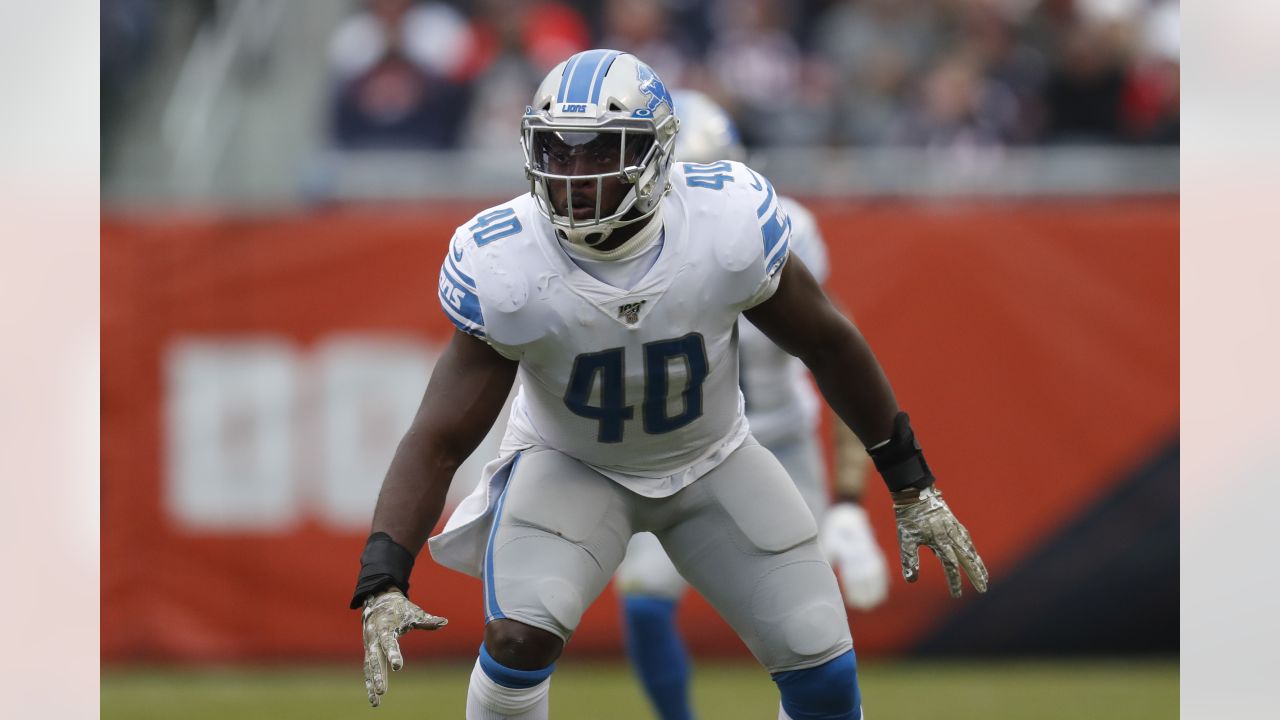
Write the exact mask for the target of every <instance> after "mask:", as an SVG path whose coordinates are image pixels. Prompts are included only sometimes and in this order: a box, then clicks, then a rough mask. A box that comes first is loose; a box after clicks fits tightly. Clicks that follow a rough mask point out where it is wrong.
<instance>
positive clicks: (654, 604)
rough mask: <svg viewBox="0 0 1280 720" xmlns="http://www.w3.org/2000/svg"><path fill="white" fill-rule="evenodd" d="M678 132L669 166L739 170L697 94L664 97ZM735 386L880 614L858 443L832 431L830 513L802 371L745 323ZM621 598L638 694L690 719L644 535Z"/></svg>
mask: <svg viewBox="0 0 1280 720" xmlns="http://www.w3.org/2000/svg"><path fill="white" fill-rule="evenodd" d="M671 97H672V101H673V102H674V105H675V112H676V117H677V118H678V119H679V121H680V132H679V133H678V134H677V135H676V162H678V163H680V162H683V163H704V164H705V163H714V162H716V161H719V160H735V161H742V160H744V159H745V158H746V150H745V148H743V146H742V143H741V141H740V140H739V139H738V133H737V129H736V128H735V127H734V124H733V120H732V119H731V118H730V117H729V115H728V113H726V112H725V111H724V110H723V109H722V108H721V107H720V106H719V105H717V104H715V102H714V101H712V100H711V99H710V98H709V97H707V96H706V95H704V94H703V93H700V92H698V91H696V90H674V91H672V93H671ZM778 203H779V204H780V205H781V207H782V209H783V211H785V212H786V214H787V217H788V218H789V219H790V221H791V234H790V238H789V245H790V248H789V251H790V253H791V256H792V257H793V258H799V259H800V260H802V261H803V262H804V264H805V267H806V268H808V269H809V272H810V274H812V275H813V277H814V279H815V280H816V281H817V282H819V283H822V282H823V281H824V280H825V279H826V275H827V250H826V247H825V246H824V245H823V242H822V235H821V234H820V233H819V232H818V226H817V223H815V222H814V219H813V216H812V215H811V214H810V213H809V211H808V210H807V209H805V208H804V207H803V206H802V205H800V204H799V203H798V202H796V201H795V200H792V199H790V198H787V197H783V196H779V197H778ZM738 329H739V338H738V342H739V345H738V354H739V369H738V372H739V379H740V383H741V387H742V394H743V397H744V398H745V404H746V413H747V422H748V424H749V426H750V428H751V434H752V436H753V437H755V439H756V440H757V441H758V442H759V443H760V444H761V445H763V446H764V447H765V448H767V449H768V450H769V451H770V452H772V453H773V454H774V456H775V457H776V458H778V462H780V463H782V467H783V469H784V470H786V471H787V475H789V476H790V477H791V479H792V480H793V481H794V482H795V484H796V487H797V488H798V489H799V490H800V495H801V496H802V497H803V498H804V500H805V503H806V504H807V505H808V506H809V510H810V511H812V512H813V515H814V517H815V518H818V519H819V520H820V523H819V527H820V528H821V531H820V533H819V540H820V544H821V546H822V549H823V550H824V551H825V552H826V555H827V559H828V560H830V561H831V562H832V564H833V565H835V567H836V568H837V569H838V570H839V571H840V574H839V578H840V585H841V588H842V589H843V590H844V597H845V601H846V602H847V603H848V604H849V605H850V606H852V607H855V608H858V609H860V610H869V609H871V608H873V607H875V606H876V605H878V604H880V603H881V602H882V601H883V600H884V597H885V595H886V594H887V592H888V586H889V579H888V575H887V573H886V572H885V562H884V558H883V556H882V554H881V552H880V548H879V546H878V545H876V542H875V537H874V536H873V535H872V533H871V525H870V523H869V522H868V520H867V514H866V512H865V511H864V510H863V508H862V505H861V496H862V485H863V480H864V478H865V476H866V466H867V463H868V459H867V455H866V451H865V450H863V448H862V445H861V443H859V442H858V439H857V438H856V437H854V436H853V434H852V433H850V432H848V431H847V429H845V428H844V426H843V425H841V424H840V423H839V422H838V421H837V422H836V423H835V425H836V426H837V428H838V430H837V433H838V434H837V436H836V437H837V442H838V449H837V455H838V457H839V459H840V460H841V461H842V464H841V465H840V466H838V470H837V476H836V481H837V482H836V501H837V502H836V503H835V505H834V506H833V505H832V504H831V503H830V502H829V500H828V494H827V490H826V482H825V480H826V463H825V462H824V460H823V457H822V449H821V447H820V445H819V443H818V435H817V433H818V420H819V418H818V413H819V407H820V405H819V400H818V398H817V397H816V395H815V393H814V391H813V388H812V385H811V384H810V380H809V374H808V372H807V371H805V369H804V363H802V362H800V361H799V360H798V359H796V358H794V357H792V356H791V355H788V354H787V353H786V352H785V351H783V350H782V349H781V348H779V347H778V346H777V345H775V344H773V343H772V342H771V341H770V340H769V338H767V337H766V336H765V335H764V333H762V332H760V330H758V329H757V328H756V327H755V326H754V325H752V324H751V323H750V322H749V321H747V322H740V323H739V326H738ZM617 587H618V590H619V592H620V593H621V594H622V608H623V621H624V622H623V624H624V628H625V631H626V642H627V655H628V657H629V658H630V659H631V663H632V666H633V668H634V669H635V671H636V673H637V675H639V677H640V681H641V684H642V685H643V686H644V690H645V693H646V694H647V695H648V696H649V700H650V702H651V703H652V704H653V707H654V709H655V710H656V711H657V713H658V716H659V717H661V718H662V719H663V720H687V719H688V718H691V717H693V713H692V710H691V707H690V704H689V690H688V688H689V657H688V653H687V652H686V651H685V648H684V643H683V642H682V641H681V638H680V635H679V632H678V631H677V628H676V618H675V614H676V604H677V603H678V601H679V600H680V597H681V596H682V595H683V594H684V590H685V587H686V583H685V581H684V578H682V577H681V576H680V573H679V572H677V571H676V569H675V567H674V566H673V565H672V564H671V560H670V559H669V558H668V557H667V554H666V553H665V552H663V550H662V544H661V543H659V542H658V539H657V537H656V536H654V535H653V533H647V532H645V533H637V534H636V535H635V536H634V537H632V538H631V543H630V545H628V546H627V556H626V558H625V559H624V560H623V561H622V565H621V566H620V567H619V568H618V572H617Z"/></svg>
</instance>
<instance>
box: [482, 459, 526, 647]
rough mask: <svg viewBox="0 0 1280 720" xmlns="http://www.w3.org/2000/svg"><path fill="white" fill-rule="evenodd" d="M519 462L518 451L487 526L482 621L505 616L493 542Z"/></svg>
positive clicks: (500, 618)
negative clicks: (495, 574) (495, 578)
mask: <svg viewBox="0 0 1280 720" xmlns="http://www.w3.org/2000/svg"><path fill="white" fill-rule="evenodd" d="M519 464H520V453H516V456H515V459H513V460H512V461H511V467H510V469H508V470H507V484H506V485H505V486H504V487H503V488H502V493H501V494H500V495H498V504H497V506H496V507H495V508H494V509H493V527H491V528H489V542H488V544H487V546H486V547H485V550H484V611H485V614H484V621H485V622H486V623H487V622H489V621H491V620H502V619H504V618H506V617H507V616H506V615H504V614H503V612H502V608H501V607H498V592H497V588H495V587H494V582H493V544H494V541H495V540H496V539H497V537H498V525H499V524H500V523H501V522H502V506H503V504H504V503H505V502H506V500H507V491H508V490H510V489H511V481H512V480H514V479H515V476H516V466H517V465H519Z"/></svg>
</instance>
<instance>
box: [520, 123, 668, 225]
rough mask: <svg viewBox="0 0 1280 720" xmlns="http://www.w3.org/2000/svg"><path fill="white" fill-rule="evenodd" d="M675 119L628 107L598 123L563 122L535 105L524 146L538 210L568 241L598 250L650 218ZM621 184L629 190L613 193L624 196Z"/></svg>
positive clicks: (663, 187) (523, 126)
mask: <svg viewBox="0 0 1280 720" xmlns="http://www.w3.org/2000/svg"><path fill="white" fill-rule="evenodd" d="M575 120H577V119H576V118H575ZM668 123H670V124H672V125H673V126H672V127H667V125H668ZM675 123H676V119H675V117H674V116H672V115H667V116H666V117H663V118H662V119H661V120H659V121H655V120H654V119H653V118H652V117H648V118H637V117H628V116H627V115H626V114H624V113H623V112H616V113H615V112H610V113H606V114H605V116H604V117H602V118H600V119H599V120H598V121H594V122H592V121H587V122H582V121H577V122H574V121H556V120H553V119H551V118H550V117H548V115H547V113H545V112H537V111H534V110H533V109H532V108H529V109H528V110H527V111H526V113H525V116H524V119H523V121H522V122H521V145H522V146H523V149H524V155H525V174H526V175H527V176H528V178H529V181H530V186H531V187H530V190H531V192H532V194H533V197H534V201H535V204H536V205H537V207H538V210H539V211H540V212H541V213H542V214H543V216H545V217H546V218H547V219H548V220H550V221H551V224H552V225H553V226H554V227H555V228H556V230H557V232H558V233H559V234H560V235H561V236H562V237H564V239H566V240H568V241H569V242H572V243H576V244H580V245H585V246H587V247H591V248H594V247H597V246H599V245H600V244H601V243H603V242H604V241H605V240H606V239H607V238H608V237H609V235H610V234H611V233H612V232H613V231H614V230H616V229H617V228H620V227H623V226H625V225H629V224H631V223H635V222H640V221H643V220H646V219H647V218H649V217H651V216H652V215H653V213H654V212H655V211H656V210H657V208H658V201H659V200H660V199H661V198H662V195H663V193H665V192H666V189H667V188H666V177H667V173H666V172H665V170H666V169H667V168H668V167H669V166H670V163H671V155H672V149H673V147H674V145H675V132H674V124H675ZM660 138H661V140H660ZM660 180H661V183H660V182H659V181H660ZM610 181H616V182H610ZM618 183H621V184H622V186H623V187H625V188H626V190H625V192H624V193H622V194H621V196H620V197H617V198H616V199H615V198H614V197H606V196H607V195H616V194H618V190H619V185H618ZM660 184H661V187H659V185H660Z"/></svg>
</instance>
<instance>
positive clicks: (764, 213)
mask: <svg viewBox="0 0 1280 720" xmlns="http://www.w3.org/2000/svg"><path fill="white" fill-rule="evenodd" d="M745 169H746V171H747V172H748V173H749V174H750V175H751V179H752V182H751V188H752V189H753V190H755V191H757V193H759V192H764V200H763V202H761V203H760V205H759V206H758V207H757V208H756V218H757V219H759V220H760V237H761V240H762V241H763V243H764V266H765V274H767V275H769V276H770V277H772V276H773V274H774V273H776V272H777V271H778V269H779V268H781V267H782V264H783V261H784V260H786V258H787V253H788V251H789V249H790V246H791V242H790V241H791V218H790V217H789V216H788V215H787V211H786V209H785V208H784V207H783V206H782V203H781V202H780V201H779V197H778V194H777V193H776V192H774V189H773V183H771V182H769V180H768V179H766V178H764V177H761V176H760V175H758V174H756V172H755V171H754V170H752V169H751V168H745Z"/></svg>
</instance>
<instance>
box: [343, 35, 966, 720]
mask: <svg viewBox="0 0 1280 720" xmlns="http://www.w3.org/2000/svg"><path fill="white" fill-rule="evenodd" d="M678 127H679V122H678V120H677V119H676V117H675V115H674V114H673V112H672V103H671V95H670V93H669V92H668V91H667V89H666V87H665V86H664V85H663V83H662V81H661V80H660V79H659V78H658V76H657V75H656V74H655V73H654V72H653V70H652V69H651V68H650V67H649V66H648V65H646V64H644V63H643V62H641V61H640V60H638V59H637V58H635V57H634V56H632V55H629V54H626V53H621V52H617V51H613V50H590V51H587V52H582V53H578V54H577V55H574V56H573V57H571V58H569V59H568V60H567V61H565V62H563V63H561V64H560V65H558V66H557V67H556V68H555V69H554V70H552V71H551V73H550V74H549V75H548V76H547V77H546V79H545V80H543V82H542V85H541V86H540V87H539V88H538V90H537V92H536V94H535V95H534V98H533V102H532V103H531V104H530V105H529V106H528V107H527V108H526V109H525V114H524V117H523V119H522V120H521V142H522V146H523V148H524V153H525V171H526V174H527V175H528V177H529V180H530V192H529V194H527V195H522V196H520V197H518V198H516V199H514V200H512V201H510V202H507V203H504V204H502V205H499V206H497V207H495V208H492V209H490V210H486V211H484V212H482V213H480V214H478V215H477V216H476V217H475V218H473V219H472V220H471V221H469V222H467V223H465V224H464V225H462V226H461V227H459V228H458V231H457V232H456V233H455V235H454V237H453V239H452V240H451V242H450V246H449V248H448V252H447V256H446V257H445V260H444V264H443V267H442V268H441V273H440V278H439V298H440V302H441V305H442V307H443V308H444V311H445V313H446V314H447V315H448V316H449V318H450V319H451V320H452V321H453V323H454V325H455V326H456V328H457V330H456V332H455V334H454V336H453V339H452V340H451V341H450V343H449V345H448V347H447V348H446V349H445V351H444V353H443V354H442V355H441V357H440V360H439V362H438V363H437V364H436V367H435V371H434V372H433V373H432V375H431V379H430V381H429V383H428V386H427V390H426V393H425V395H424V397H423V400H422V405H421V407H420V408H419V411H418V414H417V415H416V416H415V418H414V420H413V422H412V424H411V425H410V427H409V430H408V432H407V433H406V434H405V437H404V439H403V440H402V441H401V443H400V446H399V448H398V449H397V450H396V454H395V457H394V458H393V459H392V462H391V467H390V469H389V470H388V471H387V476H386V478H385V479H384V480H383V484H382V490H381V492H380V493H379V496H378V503H377V506H376V508H375V510H374V516H373V527H372V532H371V534H370V536H369V539H368V542H367V543H366V545H365V549H364V552H363V554H362V555H361V568H360V574H359V577H358V579H357V583H356V589H355V592H354V594H353V596H352V601H351V605H352V607H353V608H356V607H363V613H362V616H361V617H362V628H363V638H364V647H365V663H364V671H365V687H366V690H367V692H368V697H369V700H370V702H371V703H372V704H374V705H377V704H378V702H379V699H380V697H381V696H382V695H383V694H384V693H385V692H386V690H387V681H388V669H391V670H398V669H399V668H400V667H401V666H402V665H403V657H402V655H401V653H400V648H399V644H398V642H397V638H398V637H399V636H400V635H402V634H403V633H405V632H407V631H408V630H410V629H414V628H419V629H436V628H439V627H441V626H442V625H444V623H445V620H444V618H440V617H437V616H434V615H431V614H429V613H427V612H425V611H424V610H422V609H421V608H420V607H419V606H418V605H417V604H415V603H413V602H411V601H410V600H409V599H408V597H407V596H406V593H407V592H408V590H409V578H410V572H411V570H412V567H413V563H414V559H415V557H416V556H417V554H418V552H419V550H421V548H422V546H423V545H424V544H425V543H426V542H427V536H428V534H429V533H430V532H431V529H432V528H433V527H434V526H435V523H436V521H437V520H438V519H439V517H440V515H441V513H442V511H443V506H444V499H445V494H446V492H447V490H448V486H449V483H450V481H451V479H452V476H453V474H454V470H455V469H456V468H457V467H458V465H459V463H461V462H462V461H463V460H465V459H466V457H467V456H468V454H470V453H471V451H472V450H473V449H474V448H475V446H476V445H477V444H478V443H479V442H480V440H481V439H482V438H483V437H484V435H485V433H486V432H487V431H488V429H489V427H490V425H492V423H493V421H494V419H495V417H496V416H497V414H498V412H499V410H500V408H502V406H503V405H504V403H505V401H506V398H507V394H508V391H509V390H510V388H511V387H512V384H513V383H514V382H515V380H516V377H517V376H519V379H520V390H519V392H518V394H517V396H516V398H515V400H514V402H513V405H512V409H511V413H510V418H509V421H508V426H507V432H506V435H505V437H504V439H503V443H502V447H501V449H500V450H499V455H498V457H497V458H496V459H495V460H493V461H492V462H491V463H489V465H487V466H486V467H485V470H484V472H483V476H482V478H481V482H480V484H479V485H478V486H477V487H476V490H475V491H474V492H473V493H472V494H471V495H470V496H468V497H467V498H466V499H465V500H464V501H463V502H462V503H460V504H459V505H458V507H457V508H456V509H455V510H454V512H453V514H452V515H451V516H450V517H449V520H448V522H447V523H446V524H445V527H444V530H443V531H442V532H441V533H440V534H439V535H436V536H435V537H432V538H431V539H430V546H431V554H432V557H433V558H434V559H435V560H436V561H437V562H439V563H440V564H442V565H444V566H446V567H449V568H453V569H455V570H459V571H461V572H465V573H467V574H470V575H473V576H476V577H479V578H481V579H482V580H483V583H484V608H485V619H486V625H485V632H484V641H483V644H482V645H481V647H480V650H479V658H478V659H477V661H476V664H475V667H474V668H473V670H472V673H471V682H470V685H469V689H468V693H467V702H466V717H467V718H469V719H470V720H492V719H495V718H512V719H518V720H539V719H542V718H546V717H547V712H548V710H547V708H548V704H547V693H548V688H549V686H550V677H551V674H552V671H553V670H554V669H555V661H556V659H557V658H558V657H559V656H560V653H561V652H562V651H563V649H564V645H565V643H566V642H567V641H568V640H569V638H570V636H571V635H572V634H573V631H574V629H575V628H576V627H577V625H578V622H579V620H580V619H581V617H582V613H583V611H584V610H585V609H586V608H587V606H588V605H589V604H590V603H591V602H592V601H593V600H594V599H595V598H596V597H597V596H598V595H599V594H600V592H601V591H602V590H603V589H604V588H605V586H606V585H607V584H608V582H609V579H610V577H611V576H612V575H613V573H614V571H615V570H616V569H617V567H618V565H619V564H620V563H621V562H622V558H623V555H624V554H625V551H626V547H627V543H628V541H629V540H630V539H631V536H632V535H634V534H635V533H637V532H651V533H653V534H654V535H655V536H656V537H657V539H658V540H659V542H661V543H662V546H663V549H664V550H665V551H666V553H667V555H668V556H669V557H670V558H671V560H672V561H673V563H674V565H675V567H676V568H677V569H678V570H679V572H680V574H681V575H682V576H684V577H685V578H686V579H688V581H689V582H690V584H691V585H693V587H694V588H695V589H697V590H698V592H699V593H701V594H702V595H703V596H704V597H705V598H706V599H707V600H708V601H709V602H710V603H711V605H712V606H714V607H715V609H716V610H717V612H719V613H720V615H721V616H722V617H724V618H725V620H726V621H727V622H728V623H729V625H730V626H732V627H733V628H734V630H735V631H736V632H737V633H738V634H739V635H740V636H741V637H742V639H743V641H744V642H745V643H746V645H747V647H748V648H749V649H750V651H751V652H752V654H753V655H754V656H755V657H756V658H757V659H758V660H759V662H760V663H761V664H762V665H763V666H764V667H765V668H767V669H768V670H769V671H770V673H771V674H772V676H773V680H774V682H775V683H776V684H777V687H778V689H779V692H780V695H781V703H780V705H781V707H780V709H779V717H780V718H792V719H794V720H808V719H811V718H818V717H822V718H855V719H856V718H860V717H861V714H862V711H861V698H860V692H859V689H858V683H857V671H856V663H855V660H854V654H853V643H852V640H851V638H850V635H849V628H848V624H847V620H846V616H845V609H844V603H843V602H842V599H841V596H840V589H839V586H838V585H837V582H836V578H835V574H834V572H833V571H832V569H831V566H830V565H829V564H828V563H827V562H826V560H825V559H824V557H823V554H822V550H821V548H820V547H819V544H818V528H817V525H816V523H815V522H814V519H813V514H812V513H811V512H810V511H809V508H808V506H806V505H805V502H804V499H803V498H802V497H801V495H800V492H799V490H797V489H796V486H795V484H794V483H793V482H792V481H791V480H790V478H788V477H787V474H786V471H785V470H783V468H782V466H781V465H780V464H779V463H778V461H777V459H776V458H774V456H773V454H772V453H770V452H769V451H768V450H765V449H764V448H763V447H762V446H761V445H760V444H759V443H758V442H757V441H756V440H755V439H754V438H753V437H751V434H750V432H749V431H748V427H747V420H746V415H745V413H744V411H743V397H742V393H741V392H740V391H739V387H738V322H737V321H738V317H739V315H745V317H747V318H748V319H749V320H750V321H751V322H752V323H753V324H754V325H755V326H756V327H757V328H759V329H760V330H761V331H762V332H763V333H764V334H765V335H767V336H768V337H769V338H770V339H771V340H772V341H773V342H775V343H776V344H778V345H779V346H780V347H782V348H783V349H784V350H786V351H787V352H789V353H791V354H793V355H795V356H797V357H799V358H800V359H801V360H802V361H803V362H804V364H805V365H806V366H807V367H808V369H809V371H810V372H811V373H812V374H813V377H814V378H815V380H816V381H817V383H818V386H819V388H820V389H821V390H822V393H823V395H824V397H825V398H826V400H827V403H828V404H829V405H830V406H831V407H832V409H833V410H834V411H835V412H836V414H837V415H839V417H840V418H841V420H843V421H844V422H845V423H846V424H847V425H848V426H849V427H850V428H851V429H852V430H853V431H854V433H855V434H856V435H857V436H858V437H859V438H860V439H861V440H862V441H863V444H864V445H866V446H867V447H868V448H869V453H870V455H871V458H872V460H873V461H874V463H875V466H876V468H877V470H878V471H879V473H880V475H881V476H882V477H883V478H884V480H885V482H886V484H887V485H888V487H889V489H890V491H891V493H892V495H893V503H894V514H895V517H896V519H897V524H898V535H899V540H900V546H901V547H900V551H901V560H902V566H903V573H904V575H905V576H906V578H907V580H909V581H914V580H915V579H916V578H917V577H918V574H919V546H920V545H925V546H927V547H929V548H931V549H932V550H933V552H934V554H935V555H936V556H937V557H938V559H939V560H941V562H942V566H943V569H944V571H945V573H946V576H947V580H948V583H949V586H950V590H951V593H952V594H953V595H956V596H958V595H959V594H960V591H961V573H962V572H963V573H965V574H967V575H968V576H969V578H970V581H971V582H972V583H973V585H974V587H975V588H976V589H977V590H979V591H985V589H986V585H987V573H986V569H985V568H984V567H983V565H982V561H981V560H980V559H979V557H978V554H977V553H976V552H975V550H974V547H973V542H972V540H971V539H970V538H969V534H968V532H967V531H966V530H965V529H964V527H963V526H962V525H960V523H959V522H958V521H957V519H956V518H955V516H954V515H953V514H952V512H951V510H950V508H949V507H948V506H947V504H946V503H945V502H944V501H943V499H942V496H941V494H940V493H939V492H938V489H937V487H936V485H935V482H934V477H933V473H932V472H931V471H930V469H929V466H928V464H927V463H926V462H925V460H924V456H923V454H922V452H921V449H920V445H919V443H918V442H917V441H916V437H915V434H914V432H913V431H912V428H911V423H910V421H909V418H908V417H907V415H906V413H904V412H902V411H901V410H900V409H899V407H898V404H897V400H896V399H895V398H894V394H893V391H892V389H891V388H890V386H889V383H888V380H887V379H886V378H885V375H884V373H883V372H882V371H881V369H880V366H879V364H878V363H877V362H876V359H875V356H874V355H873V354H872V352H871V349H870V348H869V347H868V345H867V343H866V341H865V340H864V339H863V337H862V335H861V334H860V333H859V332H858V330H857V328H856V327H854V325H853V324H852V323H850V322H849V321H848V320H847V319H846V318H845V317H844V316H843V315H841V314H840V313H839V312H838V311H837V310H836V309H835V308H834V307H833V306H832V305H831V303H830V302H828V300H827V298H826V296H825V295H823V293H822V289H821V287H820V286H819V285H818V283H817V281H815V280H814V279H813V276H812V275H811V274H810V273H809V271H808V269H806V268H805V266H804V263H803V262H802V261H800V260H798V259H796V258H793V257H791V256H790V253H789V246H790V235H791V221H790V219H789V218H788V216H787V214H786V211H785V210H784V209H783V208H782V207H781V205H779V203H778V198H777V194H776V193H775V192H774V189H773V187H772V185H770V184H769V182H768V181H767V180H766V179H765V178H763V177H762V176H760V175H759V174H758V173H756V172H754V171H752V170H751V169H749V168H748V167H746V166H744V165H742V164H740V163H737V162H732V161H728V160H725V161H721V162H716V163H710V164H694V163H673V151H674V148H675V140H676V134H677V130H678ZM423 597H426V598H429V597H430V589H429V588H428V589H427V590H425V591H424V592H423Z"/></svg>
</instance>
